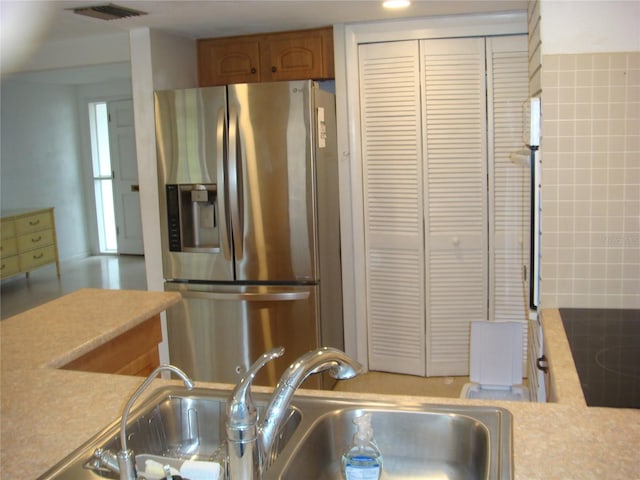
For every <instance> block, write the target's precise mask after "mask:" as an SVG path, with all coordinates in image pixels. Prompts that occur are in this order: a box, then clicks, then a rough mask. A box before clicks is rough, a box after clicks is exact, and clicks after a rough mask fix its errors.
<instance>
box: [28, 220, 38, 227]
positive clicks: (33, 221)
mask: <svg viewBox="0 0 640 480" xmlns="http://www.w3.org/2000/svg"><path fill="white" fill-rule="evenodd" d="M39 223H40V219H39V218H38V219H37V220H29V225H31V226H32V227H35V226H36V225H38V224H39Z"/></svg>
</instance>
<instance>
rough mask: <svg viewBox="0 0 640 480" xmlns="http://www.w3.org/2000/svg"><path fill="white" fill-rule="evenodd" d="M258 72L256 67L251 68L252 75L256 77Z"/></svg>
mask: <svg viewBox="0 0 640 480" xmlns="http://www.w3.org/2000/svg"><path fill="white" fill-rule="evenodd" d="M257 71H258V70H256V67H251V73H252V74H254V75H255V73H256V72H257Z"/></svg>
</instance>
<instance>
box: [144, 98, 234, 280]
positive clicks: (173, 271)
mask: <svg viewBox="0 0 640 480" xmlns="http://www.w3.org/2000/svg"><path fill="white" fill-rule="evenodd" d="M226 104H227V98H226V89H225V88H224V87H211V88H193V89H184V90H169V91H159V92H156V93H155V114H156V150H157V156H158V185H159V190H158V191H159V197H160V199H159V200H160V232H161V237H162V256H163V262H162V263H163V269H164V277H165V278H169V279H176V278H180V279H192V280H233V251H232V249H231V246H230V230H229V223H228V221H227V219H228V215H227V195H228V193H227V188H226V181H225V178H224V174H225V171H224V163H223V161H222V158H224V157H225V155H226V141H227V109H226ZM207 191H208V192H209V196H208V197H206V198H205V199H204V201H203V199H202V198H200V197H198V196H196V195H194V193H203V192H207ZM195 207H198V208H195ZM198 229H202V230H203V232H204V233H203V234H202V235H200V237H199V236H198V235H197V234H198ZM207 234H208V235H209V236H208V237H207ZM209 237H210V238H209ZM213 237H215V238H213ZM203 239H206V242H203V243H204V244H203V245H200V244H199V242H198V240H203Z"/></svg>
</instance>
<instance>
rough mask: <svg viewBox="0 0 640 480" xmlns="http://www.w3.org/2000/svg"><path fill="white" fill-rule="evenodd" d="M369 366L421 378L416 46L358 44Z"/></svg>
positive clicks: (421, 271) (421, 267)
mask: <svg viewBox="0 0 640 480" xmlns="http://www.w3.org/2000/svg"><path fill="white" fill-rule="evenodd" d="M359 62H360V65H359V69H360V92H361V93H360V95H361V98H360V102H361V122H362V123H361V131H362V158H363V187H364V197H365V198H364V204H365V211H364V217H365V238H366V247H365V248H366V282H367V285H366V294H367V317H368V341H369V344H368V346H369V368H370V369H371V370H384V371H389V372H398V373H407V374H413V375H422V376H424V375H425V350H426V346H425V331H424V329H425V325H424V263H425V262H424V240H423V226H422V223H423V212H422V158H421V151H422V148H421V120H420V116H421V112H420V74H419V63H418V43H417V42H414V41H409V42H394V43H383V44H373V45H361V46H360V47H359Z"/></svg>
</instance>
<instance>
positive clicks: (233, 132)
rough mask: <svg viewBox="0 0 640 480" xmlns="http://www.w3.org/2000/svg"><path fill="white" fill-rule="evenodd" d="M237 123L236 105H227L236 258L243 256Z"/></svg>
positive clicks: (230, 188)
mask: <svg viewBox="0 0 640 480" xmlns="http://www.w3.org/2000/svg"><path fill="white" fill-rule="evenodd" d="M238 130H239V125H238V107H237V106H235V105H229V156H228V158H227V162H228V166H229V169H228V172H229V178H228V180H229V203H230V209H231V227H232V229H233V246H234V252H235V254H236V259H241V258H242V257H243V253H244V252H243V248H242V247H243V238H242V223H241V221H242V218H241V216H240V211H241V206H240V198H241V197H240V171H239V168H238V161H239V160H240V152H239V150H240V148H239V142H240V136H239V131H238Z"/></svg>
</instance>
